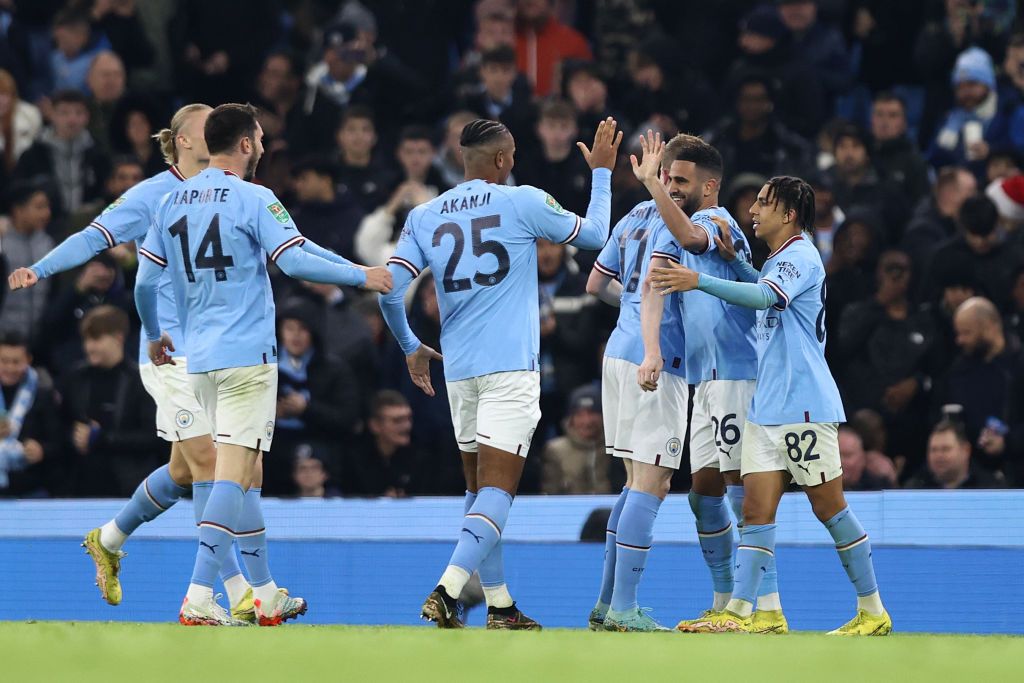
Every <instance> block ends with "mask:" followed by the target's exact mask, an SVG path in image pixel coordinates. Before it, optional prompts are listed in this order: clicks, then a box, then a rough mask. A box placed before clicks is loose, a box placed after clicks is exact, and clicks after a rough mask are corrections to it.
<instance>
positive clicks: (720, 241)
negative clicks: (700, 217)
mask: <svg viewBox="0 0 1024 683" xmlns="http://www.w3.org/2000/svg"><path fill="white" fill-rule="evenodd" d="M711 220H713V221H714V222H715V225H717V226H718V234H717V235H715V244H717V245H718V255H719V256H721V257H722V258H723V259H725V260H726V261H732V260H734V259H735V258H736V245H734V244H733V242H732V230H730V229H729V223H728V221H726V220H725V219H724V218H722V217H721V216H712V217H711Z"/></svg>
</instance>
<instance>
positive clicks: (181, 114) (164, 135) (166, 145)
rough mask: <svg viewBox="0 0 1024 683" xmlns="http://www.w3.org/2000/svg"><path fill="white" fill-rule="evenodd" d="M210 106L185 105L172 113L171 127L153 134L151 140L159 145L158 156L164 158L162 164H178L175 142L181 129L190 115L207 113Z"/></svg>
mask: <svg viewBox="0 0 1024 683" xmlns="http://www.w3.org/2000/svg"><path fill="white" fill-rule="evenodd" d="M209 109H210V105H208V104H198V103H197V104H186V105H185V106H184V107H182V108H181V109H179V110H178V111H176V112H174V116H172V117H171V127H170V128H163V129H161V130H160V131H159V132H157V133H154V134H153V139H154V140H156V141H157V143H158V144H159V145H160V154H162V155H163V157H164V162H165V163H166V164H167V165H168V166H173V165H174V164H176V163H178V146H177V143H176V142H175V141H176V140H177V139H178V136H179V135H180V134H181V129H182V128H184V127H185V124H186V123H188V119H189V117H190V116H192V114H196V113H198V112H201V111H208V110H209Z"/></svg>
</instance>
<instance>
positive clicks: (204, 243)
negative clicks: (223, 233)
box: [167, 213, 235, 282]
mask: <svg viewBox="0 0 1024 683" xmlns="http://www.w3.org/2000/svg"><path fill="white" fill-rule="evenodd" d="M167 231H168V232H169V233H171V237H177V238H178V239H179V240H180V244H181V260H182V262H183V263H184V264H185V277H187V278H188V281H189V282H195V281H196V273H195V271H194V270H193V269H192V259H191V257H190V254H191V253H192V250H191V246H190V245H189V241H188V218H187V217H186V216H182V217H181V218H179V219H178V220H177V221H175V222H174V225H172V226H171V227H170V228H168V229H167ZM208 252H209V254H208ZM233 265H235V261H234V259H232V258H231V257H230V256H225V255H224V246H223V245H222V244H221V241H220V214H219V213H217V214H214V216H213V220H212V221H210V227H208V228H207V229H206V234H205V235H203V239H202V240H201V241H200V242H199V251H197V252H196V268H201V269H213V276H214V278H216V280H217V282H224V281H225V280H227V279H228V274H227V272H226V271H225V268H230V267H232V266H233Z"/></svg>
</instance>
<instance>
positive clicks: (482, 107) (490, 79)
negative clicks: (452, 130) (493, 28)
mask: <svg viewBox="0 0 1024 683" xmlns="http://www.w3.org/2000/svg"><path fill="white" fill-rule="evenodd" d="M479 73H480V84H479V86H478V87H476V88H473V89H472V90H469V92H467V93H466V94H465V95H464V96H463V97H462V100H461V101H460V102H459V104H458V105H457V106H458V108H459V109H469V110H470V111H474V112H476V113H477V115H478V116H479V117H481V118H485V119H494V120H495V121H501V122H502V123H504V124H505V126H506V127H508V129H509V131H511V133H512V135H513V136H514V137H515V138H516V139H517V140H520V139H522V140H523V141H524V142H525V140H526V138H525V137H524V136H525V135H527V134H528V133H529V130H530V125H531V124H532V122H533V118H534V112H533V104H532V103H531V102H530V91H529V89H519V88H516V87H515V85H516V82H517V81H518V80H519V78H520V74H519V72H518V71H516V51H515V49H514V48H513V47H512V46H511V45H498V46H497V47H494V48H492V49H490V50H487V51H486V52H484V53H483V54H482V55H481V56H480V69H479Z"/></svg>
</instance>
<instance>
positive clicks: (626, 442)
mask: <svg viewBox="0 0 1024 683" xmlns="http://www.w3.org/2000/svg"><path fill="white" fill-rule="evenodd" d="M639 369H640V366H639V365H636V364H634V363H630V362H629V361H626V360H622V359H621V358H608V357H605V359H604V367H603V369H602V372H601V409H602V412H603V414H604V442H605V444H606V446H605V448H606V449H607V451H608V454H609V455H614V456H615V457H617V458H626V459H627V460H633V461H634V462H642V463H646V464H648V465H659V466H661V467H667V468H669V469H673V470H677V469H679V464H680V461H681V460H682V455H683V439H684V438H686V409H687V403H688V401H689V394H690V387H689V385H687V384H686V380H684V379H683V378H682V377H677V376H675V375H670V374H668V373H666V372H663V373H662V374H661V378H660V379H659V380H658V389H657V391H644V390H643V389H641V388H640V384H639V383H637V371H638V370H639Z"/></svg>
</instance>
